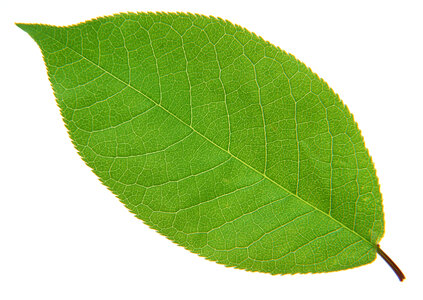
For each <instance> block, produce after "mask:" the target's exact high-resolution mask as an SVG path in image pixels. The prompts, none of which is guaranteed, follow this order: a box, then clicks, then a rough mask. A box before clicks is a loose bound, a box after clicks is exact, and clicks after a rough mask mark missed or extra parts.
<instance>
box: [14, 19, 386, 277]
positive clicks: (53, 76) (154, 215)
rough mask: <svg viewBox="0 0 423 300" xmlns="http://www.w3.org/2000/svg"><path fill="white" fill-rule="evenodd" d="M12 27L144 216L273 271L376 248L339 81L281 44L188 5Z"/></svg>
mask: <svg viewBox="0 0 423 300" xmlns="http://www.w3.org/2000/svg"><path fill="white" fill-rule="evenodd" d="M18 26H19V27H20V28H22V29H23V30H25V31H26V32H27V33H29V34H30V35H31V36H32V38H33V39H34V40H35V41H36V42H37V43H38V45H39V46H40V48H41V50H42V53H43V56H44V60H45V62H46V65H47V69H48V75H49V78H50V81H51V84H52V86H53V89H54V93H55V96H56V98H57V103H58V105H59V107H60V111H61V114H62V116H63V120H64V122H65V124H66V127H67V129H68V130H69V135H70V137H71V139H72V142H73V143H74V145H75V147H76V149H77V150H78V152H79V154H80V155H81V157H82V158H83V160H84V161H85V162H86V163H87V165H88V166H89V167H91V168H92V169H93V171H94V173H95V174H96V175H97V176H98V177H99V178H100V180H101V181H102V182H103V183H104V184H105V185H106V186H107V187H108V188H109V189H110V190H111V191H112V192H113V193H114V194H116V195H117V196H118V197H119V199H120V200H121V201H122V202H123V203H124V204H125V206H126V207H127V208H128V209H129V210H130V211H131V212H133V213H134V214H135V215H136V216H137V217H138V218H140V219H141V220H143V221H144V222H145V223H146V224H148V225H149V226H150V227H152V228H153V229H155V230H157V231H158V232H160V233H161V234H163V235H165V236H166V237H167V238H169V239H170V240H172V241H174V242H175V243H177V244H179V245H181V246H183V247H185V248H186V249H188V250H190V251H192V252H194V253H197V254H199V255H201V256H203V257H205V258H207V259H209V260H213V261H216V262H218V263H221V264H224V265H226V266H233V267H236V268H240V269H245V270H249V271H259V272H267V273H271V274H287V273H308V272H313V273H314V272H329V271H337V270H342V269H348V268H353V267H357V266H360V265H364V264H367V263H370V262H372V261H373V260H374V259H375V257H376V253H377V251H378V247H377V244H378V242H379V241H380V239H381V238H382V236H383V233H384V221H383V211H382V200H381V194H380V191H379V184H378V179H377V177H376V174H375V169H374V167H373V163H372V161H371V158H370V156H369V154H368V151H367V149H366V148H365V145H364V141H363V138H362V136H361V133H360V131H359V129H358V128H357V125H356V123H355V122H354V120H353V116H352V115H351V113H350V112H349V111H348V109H347V108H346V106H345V105H344V104H343V103H342V102H341V100H340V99H339V97H338V95H336V94H335V93H334V92H333V91H332V90H331V89H330V88H329V87H328V85H327V84H326V83H325V82H324V81H323V80H322V79H320V78H319V77H318V76H317V75H316V74H314V73H313V72H312V71H311V70H310V69H309V68H307V67H306V66H305V65H304V64H303V63H301V62H299V61H298V60H297V59H295V57H294V56H292V55H290V54H288V53H286V52H284V51H282V50H280V49H279V48H277V47H275V46H273V45H272V44H270V43H268V42H266V41H264V40H263V39H261V38H260V37H257V36H256V35H255V34H253V33H250V32H248V31H247V30H246V29H243V28H241V27H239V26H234V25H232V24H231V23H230V22H228V21H224V20H221V19H216V18H213V17H205V16H200V15H192V14H182V13H172V14H167V13H157V14H156V13H138V14H119V15H114V16H110V17H103V18H99V19H95V20H91V21H88V22H85V23H81V24H78V25H74V26H69V27H55V26H49V25H37V24H18Z"/></svg>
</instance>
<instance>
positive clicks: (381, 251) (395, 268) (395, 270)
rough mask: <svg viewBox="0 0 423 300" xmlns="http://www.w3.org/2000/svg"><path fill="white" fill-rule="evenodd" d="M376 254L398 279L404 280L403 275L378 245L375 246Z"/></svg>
mask: <svg viewBox="0 0 423 300" xmlns="http://www.w3.org/2000/svg"><path fill="white" fill-rule="evenodd" d="M377 253H378V254H379V255H380V256H381V257H382V258H383V260H384V261H385V262H386V263H387V264H388V265H389V266H390V267H391V269H392V270H393V271H394V272H395V275H397V277H398V279H399V280H400V281H403V280H404V279H405V276H404V273H402V271H401V270H400V268H398V266H397V265H396V264H395V263H394V262H393V261H392V259H390V258H389V256H388V255H387V254H386V253H385V252H383V250H382V249H380V247H379V245H377Z"/></svg>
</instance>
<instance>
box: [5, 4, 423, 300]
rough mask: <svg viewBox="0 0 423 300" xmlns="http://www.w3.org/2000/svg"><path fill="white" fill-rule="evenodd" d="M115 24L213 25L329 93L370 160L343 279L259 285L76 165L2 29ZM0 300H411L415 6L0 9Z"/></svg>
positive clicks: (418, 73) (39, 72)
mask: <svg viewBox="0 0 423 300" xmlns="http://www.w3.org/2000/svg"><path fill="white" fill-rule="evenodd" d="M125 11H184V12H195V13H202V14H206V15H214V16H219V17H222V18H225V19H228V20H230V21H232V22H233V23H236V24H240V25H242V26H244V27H246V28H247V29H249V30H250V31H254V32H255V33H257V34H258V35H261V36H262V37H264V38H265V39H266V40H268V41H270V42H272V43H273V44H275V45H277V46H280V47H281V48H282V49H285V50H287V51H288V52H291V53H293V54H294V55H295V56H296V57H297V58H298V59H300V60H301V61H303V62H305V63H306V64H307V65H308V66H309V67H311V68H312V70H313V71H314V72H316V73H317V74H318V75H319V76H321V77H322V78H323V79H325V80H326V81H327V82H328V83H329V85H330V86H331V87H332V88H333V89H334V90H335V91H336V92H337V93H339V94H340V96H341V98H342V99H343V100H344V102H345V103H346V104H347V105H348V107H349V108H350V110H351V111H352V112H353V114H354V116H355V119H356V121H357V122H358V124H359V126H360V128H361V130H362V132H363V135H364V138H365V140H366V145H367V147H368V148H369V150H370V153H371V155H372V156H373V159H374V162H375V165H376V169H377V171H378V176H379V178H380V184H381V189H382V193H383V196H384V210H385V221H386V233H385V237H384V238H383V240H382V242H381V246H382V248H383V249H384V250H385V251H386V252H387V253H388V254H389V255H390V256H391V257H392V258H393V259H394V260H395V261H396V262H397V264H398V265H399V266H400V267H401V268H402V269H403V271H404V273H405V274H406V276H407V279H406V280H405V281H404V282H403V283H399V281H398V280H397V278H396V277H395V275H394V273H393V272H392V271H391V270H390V269H389V267H388V266H387V265H386V264H385V263H384V262H383V261H382V259H381V258H377V259H376V261H375V262H374V263H372V264H370V265H367V266H363V267H360V268H356V269H353V270H348V271H342V272H336V273H328V274H317V275H295V276H291V275H287V276H271V275H267V274H259V273H251V272H245V271H242V270H235V269H232V268H225V267H224V266H221V265H218V264H216V263H213V262H209V261H206V260H205V259H203V258H200V257H198V256H197V255H195V254H192V253H190V252H188V251H186V250H184V249H183V248H181V247H179V246H176V245H175V244H173V243H171V242H170V241H168V240H167V239H166V238H165V237H163V236H160V235H159V234H157V233H156V232H154V231H153V230H151V229H149V228H148V227H147V226H146V225H144V224H143V223H142V222H141V221H140V220H137V219H136V218H134V217H133V216H132V214H130V213H129V212H128V211H127V210H126V209H125V208H124V207H123V205H122V204H121V203H120V202H119V201H118V199H116V198H115V197H114V196H113V195H112V194H111V193H110V192H109V191H108V190H107V189H106V188H105V187H104V186H102V185H101V184H100V182H99V181H98V180H97V178H96V177H95V176H94V174H93V173H92V172H91V171H90V170H89V168H88V167H86V166H85V164H84V163H83V162H82V160H81V159H80V158H79V157H78V155H77V153H76V151H75V150H74V148H73V146H72V144H71V142H70V139H69V138H68V135H67V133H66V130H65V127H64V126H63V122H62V120H61V117H60V115H59V110H58V108H57V106H56V104H55V99H54V97H53V93H52V90H51V88H50V83H49V81H48V79H47V75H46V70H45V66H44V63H43V61H42V57H41V53H40V51H39V49H38V46H37V45H36V44H35V43H34V42H33V41H32V40H31V38H30V37H29V36H28V35H27V34H26V33H24V32H23V31H21V30H20V29H19V28H17V27H16V26H14V22H34V23H47V24H54V25H70V24H73V23H77V22H81V21H85V20H87V19H90V18H93V17H97V16H102V15H109V14H113V13H118V12H125ZM0 22H1V24H0V31H1V32H0V45H1V47H0V61H1V64H0V76H1V78H0V86H1V90H0V91H1V94H0V299H4V300H9V299H43V300H46V299H167V298H174V299H288V298H291V299H292V298H294V297H295V299H310V298H313V299H323V298H325V299H341V298H342V299H371V298H373V299H374V298H378V299H422V298H423V290H422V289H423V286H422V283H423V276H422V270H423V258H422V256H423V252H422V241H421V238H422V229H423V228H422V227H423V217H422V209H423V196H422V186H423V175H422V171H423V159H422V153H423V151H422V137H423V135H422V129H423V123H422V118H423V115H422V113H423V94H422V92H423V88H422V87H423V58H422V57H423V43H422V40H423V6H422V4H420V1H415V2H412V1H395V2H391V1H380V2H378V1H333V2H332V1H294V0H290V1H265V0H255V1H250V2H248V1H229V0H226V1H218V0H207V1H199V0H197V1H182V0H179V1H159V0H149V1H143V0H136V1H125V0H113V1H88V0H84V1H80V0H68V1H57V0H56V1H40V0H38V1H19V0H17V1H3V2H2V4H0Z"/></svg>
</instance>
